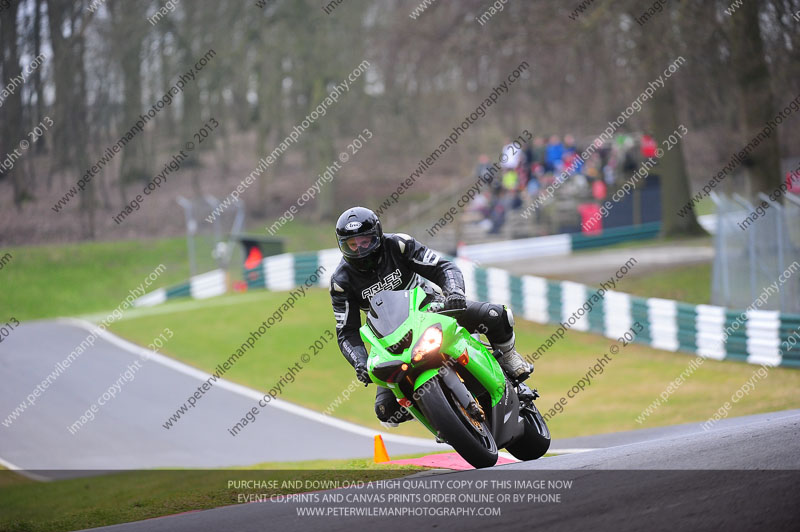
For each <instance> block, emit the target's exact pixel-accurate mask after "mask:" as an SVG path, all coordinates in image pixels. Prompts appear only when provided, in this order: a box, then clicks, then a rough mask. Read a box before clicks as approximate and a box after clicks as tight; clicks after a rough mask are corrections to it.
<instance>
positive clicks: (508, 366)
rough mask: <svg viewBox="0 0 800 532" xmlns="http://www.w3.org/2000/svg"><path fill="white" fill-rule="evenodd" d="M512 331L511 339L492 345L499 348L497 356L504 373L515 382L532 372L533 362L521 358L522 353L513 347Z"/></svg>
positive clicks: (520, 380) (513, 336)
mask: <svg viewBox="0 0 800 532" xmlns="http://www.w3.org/2000/svg"><path fill="white" fill-rule="evenodd" d="M515 339H516V338H515V335H514V333H511V339H510V340H508V341H506V342H503V343H498V344H495V345H494V346H493V347H494V348H495V349H497V350H499V351H500V352H501V353H502V354H501V355H500V356H499V357H497V361H498V362H499V363H500V367H501V368H503V371H505V373H506V375H508V376H509V377H511V378H512V379H514V380H515V381H517V382H522V381H524V380H525V379H527V378H528V377H529V376H530V374H531V373H533V364H529V363H527V362H525V360H523V359H522V355H520V354H519V353H517V351H516V349H514V341H515Z"/></svg>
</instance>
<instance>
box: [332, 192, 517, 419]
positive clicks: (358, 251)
mask: <svg viewBox="0 0 800 532" xmlns="http://www.w3.org/2000/svg"><path fill="white" fill-rule="evenodd" d="M336 240H337V242H338V244H339V249H340V250H341V252H342V255H343V258H342V261H341V262H340V263H339V266H338V267H337V268H336V271H335V272H334V273H333V275H332V276H331V286H330V294H331V304H332V305H333V314H334V317H335V318H336V334H337V340H338V343H339V349H341V351H342V354H343V355H344V356H345V358H346V359H347V361H348V362H350V364H351V365H352V366H353V368H354V369H355V371H356V377H357V378H358V380H359V381H361V382H363V383H364V384H369V383H370V382H372V381H371V380H370V378H369V372H368V371H367V350H366V348H365V347H364V342H363V341H362V340H361V337H360V335H359V332H358V329H359V328H360V327H361V316H360V313H359V309H360V310H363V311H365V312H366V311H367V310H369V300H370V299H371V298H372V296H374V295H375V294H377V293H378V292H380V291H381V290H410V289H412V288H414V287H415V286H418V285H421V286H422V287H423V289H424V290H425V291H426V292H427V293H429V294H433V295H436V296H437V297H438V298H439V299H441V297H442V296H443V297H444V308H445V310H460V311H462V312H460V313H458V314H457V317H456V320H457V321H458V324H459V325H461V326H462V327H464V328H466V329H467V330H468V331H470V333H474V332H480V333H483V334H485V335H486V338H487V339H488V340H489V342H490V343H491V344H492V347H493V348H494V349H497V350H500V351H501V353H502V355H501V356H499V357H498V362H499V363H500V366H501V367H502V368H503V371H505V373H506V375H508V376H509V377H510V378H511V379H514V380H516V381H517V382H522V381H523V380H525V379H526V378H528V376H529V375H530V373H531V372H532V371H533V366H532V365H531V364H528V363H527V362H525V361H524V360H523V359H522V357H521V356H520V355H519V353H517V352H516V350H515V349H514V328H513V327H514V316H513V314H512V313H511V310H510V309H507V308H505V307H504V306H503V305H497V304H492V303H482V302H478V301H467V299H466V298H465V296H464V276H463V275H462V274H461V270H459V269H458V267H457V266H456V265H455V264H454V263H453V262H451V261H449V260H447V259H445V258H443V257H441V256H440V255H439V254H438V253H436V252H435V251H433V250H431V249H429V248H428V247H426V246H424V245H423V244H421V243H419V242H417V241H416V240H415V239H414V238H412V237H411V236H409V235H406V234H403V233H394V234H392V233H387V234H384V233H383V229H382V228H381V222H380V220H379V219H378V217H377V216H376V215H375V213H374V212H372V211H371V210H369V209H367V208H365V207H352V208H350V209H347V210H346V211H344V212H343V213H342V215H341V216H339V220H338V221H337V222H336ZM426 281H431V282H433V283H435V284H436V285H438V287H440V288H441V291H442V295H441V296H440V295H439V292H438V291H437V290H436V288H435V287H432V286H430V285H429V284H428V283H426ZM375 413H376V414H377V416H378V419H379V420H381V421H382V422H384V423H389V424H394V423H390V422H392V421H398V422H402V421H407V420H409V419H412V416H411V414H410V413H408V411H406V410H405V409H403V408H401V407H400V405H399V404H397V401H396V399H395V396H394V394H393V393H392V391H391V390H389V389H388V388H383V387H378V391H377V393H376V395H375Z"/></svg>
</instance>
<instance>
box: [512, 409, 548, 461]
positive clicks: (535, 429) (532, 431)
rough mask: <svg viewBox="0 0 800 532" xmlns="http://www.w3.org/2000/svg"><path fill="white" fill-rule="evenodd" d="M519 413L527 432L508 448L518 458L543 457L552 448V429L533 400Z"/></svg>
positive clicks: (533, 458) (524, 459)
mask: <svg viewBox="0 0 800 532" xmlns="http://www.w3.org/2000/svg"><path fill="white" fill-rule="evenodd" d="M519 414H520V416H521V417H522V419H523V420H524V421H525V432H523V433H522V436H520V437H519V438H517V439H516V440H514V443H512V444H510V445H507V446H506V450H507V451H508V452H510V453H511V454H512V455H513V456H514V458H516V459H517V460H523V461H527V460H536V459H537V458H541V457H542V456H544V454H545V453H546V452H547V450H548V449H549V448H550V429H548V428H547V423H545V422H544V418H543V417H542V415H541V414H540V413H539V410H537V409H536V406H534V404H533V402H531V405H530V406H529V407H523V408H521V409H520V411H519Z"/></svg>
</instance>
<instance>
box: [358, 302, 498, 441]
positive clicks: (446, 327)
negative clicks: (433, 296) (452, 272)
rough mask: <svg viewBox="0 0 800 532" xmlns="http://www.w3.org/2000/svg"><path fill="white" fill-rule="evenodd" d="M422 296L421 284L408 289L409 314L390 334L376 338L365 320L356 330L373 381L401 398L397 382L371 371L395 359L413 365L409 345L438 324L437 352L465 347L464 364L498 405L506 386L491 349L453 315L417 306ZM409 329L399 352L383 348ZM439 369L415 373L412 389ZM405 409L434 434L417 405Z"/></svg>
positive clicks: (456, 353)
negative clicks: (408, 339)
mask: <svg viewBox="0 0 800 532" xmlns="http://www.w3.org/2000/svg"><path fill="white" fill-rule="evenodd" d="M425 297H426V294H425V292H424V290H422V288H420V287H417V288H415V289H414V290H412V291H411V292H410V296H409V317H408V319H406V320H405V321H404V322H403V324H402V325H400V326H399V327H398V328H397V329H396V330H394V331H393V332H392V333H391V334H389V335H387V336H385V337H383V338H377V337H376V336H375V334H374V333H373V331H372V329H370V327H369V325H366V324H365V325H363V326H362V327H361V329H360V330H359V332H360V333H361V338H362V339H363V340H364V343H365V344H366V345H368V346H370V348H371V349H370V353H369V359H368V361H367V368H368V369H369V372H370V377H371V378H372V381H373V382H375V383H376V384H377V385H378V386H383V387H384V388H389V389H391V390H392V392H393V393H394V394H395V396H396V397H397V398H398V399H402V398H404V397H405V395H404V394H403V392H402V390H401V389H400V387H399V386H398V385H396V384H393V383H391V384H390V383H387V382H385V381H382V380H380V379H378V378H377V377H376V376H375V375H374V374H373V370H374V368H375V366H377V365H378V364H381V363H383V362H390V361H398V360H400V361H402V362H405V363H406V364H408V365H409V366H411V367H413V366H414V363H412V362H411V357H412V349H413V348H414V345H415V344H416V342H417V340H419V338H420V337H421V336H422V334H423V333H424V332H425V330H426V329H428V328H429V327H431V326H434V325H437V324H439V325H440V326H441V328H442V347H441V349H440V352H441V353H443V354H445V355H447V356H449V357H451V358H453V359H457V358H458V357H459V356H460V355H461V354H463V353H464V351H465V350H466V351H467V353H468V355H469V362H468V363H467V364H466V366H464V368H466V369H467V370H468V371H469V372H470V373H471V374H472V375H473V376H474V377H475V378H476V379H477V381H478V382H479V383H480V384H481V385H482V386H483V388H485V389H486V390H487V391H488V392H489V395H490V397H491V401H492V406H495V405H497V403H498V402H499V401H500V400H501V399H502V397H503V394H504V392H505V387H506V379H505V375H504V374H503V370H502V369H501V368H500V365H499V364H498V362H497V360H495V358H494V356H493V355H492V353H490V352H489V350H488V349H487V348H486V347H485V346H484V345H483V344H482V343H481V342H479V341H478V340H476V339H475V338H473V337H472V336H471V335H470V333H469V332H468V331H467V330H466V329H464V328H463V327H461V326H459V325H458V323H457V322H456V320H455V319H454V318H452V317H450V316H446V315H443V314H436V313H433V312H427V310H428V308H429V307H430V305H426V306H425V307H424V308H423V310H418V308H419V304H420V303H421V302H422V301H423V300H424V299H425ZM409 329H410V330H411V331H412V339H411V342H410V345H409V347H407V348H406V349H405V350H404V351H403V352H402V353H401V354H400V355H394V354H392V353H390V352H388V351H387V350H386V348H387V347H389V346H391V345H393V344H395V343H397V342H399V341H400V340H401V339H402V338H403V336H405V334H406V333H407V332H408V330H409ZM453 364H458V362H456V361H455V360H454V361H453ZM438 369H439V368H431V369H427V370H425V371H423V372H421V373H420V374H419V375H417V376H416V379H415V381H414V390H415V392H416V391H418V390H419V388H420V386H422V385H423V384H425V383H426V382H428V381H429V380H430V379H432V378H433V377H435V376H436V374H437V372H438ZM408 410H409V411H410V412H411V413H412V414H413V415H414V417H416V418H417V419H418V420H419V421H420V422H422V423H423V424H424V425H425V426H426V427H427V428H428V430H430V431H431V432H433V433H434V434H435V431H434V430H433V429H432V428H431V426H430V424H429V422H428V421H427V420H426V419H425V417H424V416H423V415H422V413H421V412H420V411H419V410H418V409H417V408H414V407H411V408H409V409H408Z"/></svg>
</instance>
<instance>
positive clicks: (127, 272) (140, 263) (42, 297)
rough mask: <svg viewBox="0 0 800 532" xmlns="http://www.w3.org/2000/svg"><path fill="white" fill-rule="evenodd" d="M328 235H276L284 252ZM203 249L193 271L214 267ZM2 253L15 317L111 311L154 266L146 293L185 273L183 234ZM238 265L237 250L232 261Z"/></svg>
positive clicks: (293, 227)
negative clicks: (155, 273)
mask: <svg viewBox="0 0 800 532" xmlns="http://www.w3.org/2000/svg"><path fill="white" fill-rule="evenodd" d="M262 229H263V228H262ZM262 233H263V231H262ZM254 234H257V233H254ZM332 235H333V230H332V229H331V231H328V232H325V231H320V230H319V227H318V226H314V225H311V224H308V223H303V222H295V223H292V224H289V225H287V226H286V227H285V228H283V229H282V230H281V233H280V234H279V235H278V236H279V237H280V238H284V239H285V248H286V250H287V251H291V252H296V251H307V250H310V249H324V248H330V247H335V246H336V240H335V239H334V238H333V236H332ZM203 249H205V248H203V247H202V244H201V243H198V258H197V260H198V264H197V271H198V272H206V271H210V270H212V269H214V268H216V264H215V261H214V260H213V259H212V257H211V255H210V253H206V252H205V251H208V250H205V251H201V250H203ZM6 252H8V253H10V254H11V256H12V258H11V259H10V260H9V261H8V263H7V264H5V265H4V267H3V270H2V272H0V278H2V282H3V290H0V308H3V309H8V310H9V314H10V315H11V316H14V317H15V318H17V319H18V320H30V319H37V318H49V317H56V316H75V315H79V314H88V313H95V312H101V311H108V310H110V309H114V308H116V307H117V306H118V305H119V304H120V303H121V302H122V300H123V299H124V298H125V297H127V296H128V294H129V290H134V289H136V288H137V287H138V286H139V284H140V283H142V282H143V281H144V279H145V277H147V276H148V275H149V274H150V273H151V272H152V271H153V270H154V269H155V268H156V267H157V266H158V265H159V264H164V266H166V270H165V271H164V273H162V274H161V275H160V277H159V278H158V279H157V280H156V281H155V282H154V283H153V284H152V285H151V286H150V287H149V288H148V291H151V290H154V289H156V288H160V287H166V286H171V285H175V284H178V283H182V282H185V281H186V280H187V279H188V278H189V276H190V272H189V259H188V253H187V248H186V239H185V238H166V239H159V240H123V241H116V242H85V243H80V244H62V245H48V246H26V247H16V248H9V249H4V250H2V255H5V253H6ZM241 263H242V258H241V251H240V250H238V249H237V250H236V252H235V254H234V257H233V264H237V265H239V264H241ZM239 270H240V268H237V267H235V268H233V269H232V276H233V278H235V279H236V278H240V277H241V272H240V271H239ZM4 319H7V316H6V318H4Z"/></svg>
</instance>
